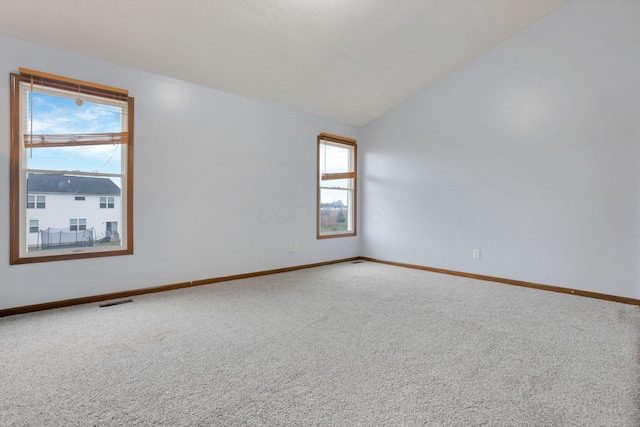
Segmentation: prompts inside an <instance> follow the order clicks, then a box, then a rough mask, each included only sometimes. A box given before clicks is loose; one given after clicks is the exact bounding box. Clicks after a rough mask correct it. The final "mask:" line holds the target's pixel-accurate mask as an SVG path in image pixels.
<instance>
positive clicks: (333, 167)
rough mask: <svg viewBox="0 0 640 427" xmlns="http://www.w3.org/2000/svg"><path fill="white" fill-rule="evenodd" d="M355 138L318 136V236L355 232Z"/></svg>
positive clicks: (348, 234) (352, 233)
mask: <svg viewBox="0 0 640 427" xmlns="http://www.w3.org/2000/svg"><path fill="white" fill-rule="evenodd" d="M356 165H357V146H356V140H355V139H349V138H343V137H340V136H335V135H329V134H325V133H322V134H320V135H318V216H317V217H318V225H317V227H318V229H317V234H318V238H319V239H320V238H328V237H345V236H355V235H356V188H357V184H356V181H357V170H356Z"/></svg>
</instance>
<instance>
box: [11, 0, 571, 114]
mask: <svg viewBox="0 0 640 427" xmlns="http://www.w3.org/2000/svg"><path fill="white" fill-rule="evenodd" d="M568 1H569V0H393V1H390V0H183V1H176V0H153V1H151V0H108V1H105V0H48V1H42V0H20V1H16V0H0V10H2V14H0V33H4V34H7V35H11V36H15V37H19V38H23V39H26V40H31V41H35V42H38V43H42V44H45V45H48V46H52V47H56V48H60V49H64V50H68V51H71V52H76V53H79V54H82V55H86V56H89V57H93V58H97V59H101V60H104V61H108V62H112V63H115V64H120V65H124V66H128V67H132V68H138V69H141V70H145V71H149V72H152V73H156V74H161V75H164V76H169V77H173V78H176V79H180V80H184V81H188V82H192V83H196V84H199V85H202V86H207V87H211V88H215V89H219V90H223V91H226V92H231V93H235V94H238V95H242V96H246V97H250V98H255V99H259V100H263V101H266V102H269V103H272V104H276V105H280V106H283V107H287V108H292V109H296V110H301V111H305V112H308V113H312V114H316V115H319V116H323V117H328V118H331V119H335V120H338V121H341V122H344V123H349V124H352V125H355V126H363V125H365V124H367V123H368V122H370V121H371V120H373V119H375V118H376V117H378V116H379V115H381V114H382V113H384V112H386V111H388V110H390V109H391V108H393V107H395V106H396V105H398V104H400V103H401V102H403V101H404V100H406V99H407V98H409V97H411V96H412V95H414V94H416V93H417V92H419V91H420V90H422V89H424V88H425V87H427V86H428V85H429V84H431V83H433V82H435V81H437V80H439V79H440V78H442V77H443V76H445V75H446V74H448V73H450V72H451V71H453V70H455V69H457V68H459V67H461V66H462V65H464V64H466V63H468V62H469V61H471V60H473V59H474V58H476V57H477V56H479V55H481V54H482V53H484V52H486V51H487V50H489V49H491V48H492V47H494V46H496V45H497V44H499V43H500V42H502V41H504V40H506V39H507V38H509V37H511V36H512V35H514V34H515V33H517V32H518V31H520V30H522V29H523V28H525V27H527V26H529V25H531V24H532V23H533V22H535V21H537V20H538V19H540V18H541V17H543V16H545V15H546V14H548V13H550V12H552V11H553V10H555V9H556V8H558V7H560V6H562V5H563V4H565V3H567V2H568ZM24 66H26V65H24ZM42 71H47V70H42ZM69 77H74V76H69ZM101 83H104V84H110V85H113V86H117V85H118V82H117V81H114V82H101ZM132 95H134V96H135V93H132Z"/></svg>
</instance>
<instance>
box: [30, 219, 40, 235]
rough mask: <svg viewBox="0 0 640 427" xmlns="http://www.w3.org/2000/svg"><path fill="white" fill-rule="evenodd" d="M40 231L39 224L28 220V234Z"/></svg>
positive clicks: (35, 220) (33, 220)
mask: <svg viewBox="0 0 640 427" xmlns="http://www.w3.org/2000/svg"><path fill="white" fill-rule="evenodd" d="M39 230H40V224H39V222H38V220H37V219H30V220H29V233H37V232H38V231H39Z"/></svg>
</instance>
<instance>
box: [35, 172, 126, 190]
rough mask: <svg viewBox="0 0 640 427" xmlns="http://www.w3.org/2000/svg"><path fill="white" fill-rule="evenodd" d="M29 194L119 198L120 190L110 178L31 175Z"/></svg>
mask: <svg viewBox="0 0 640 427" xmlns="http://www.w3.org/2000/svg"><path fill="white" fill-rule="evenodd" d="M27 192H29V193H59V194H100V195H103V194H104V195H110V196H119V195H120V188H119V187H118V186H117V185H116V184H115V183H114V182H113V181H111V179H109V178H94V177H89V176H73V175H51V174H35V173H30V174H29V176H28V177H27Z"/></svg>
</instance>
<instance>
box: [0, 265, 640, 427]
mask: <svg viewBox="0 0 640 427" xmlns="http://www.w3.org/2000/svg"><path fill="white" fill-rule="evenodd" d="M133 299H134V301H133V303H129V304H124V305H117V306H113V307H108V308H98V305H97V304H87V305H82V306H75V307H69V308H64V309H57V310H50V311H46V312H38V313H31V314H26V315H19V316H11V317H6V318H3V319H0V425H2V426H76V425H77V426H94V425H95V426H156V425H164V426H218V425H219V426H245V425H247V426H313V425H318V426H403V425H405V426H423V425H451V426H463V425H464V426H467V425H497V426H520V425H536V426H538V425H550V426H551V425H553V426H565V425H575V426H608V425H611V426H614V425H615V426H638V425H640V400H639V399H640V389H639V385H640V376H639V372H640V370H639V366H640V365H639V360H638V344H639V338H640V336H639V331H640V308H638V307H635V306H630V305H623V304H619V303H613V302H606V301H600V300H595V299H589V298H583V297H577V296H572V295H564V294H557V293H551V292H544V291H538V290H533V289H526V288H519V287H513V286H508V285H502V284H496V283H489V282H481V281H476V280H472V279H465V278H460V277H453V276H446V275H440V274H435V273H428V272H424V271H417V270H410V269H403V268H400V267H392V266H388V265H382V264H376V263H370V262H365V263H360V264H351V263H344V264H337V265H332V266H327V267H319V268H315V269H308V270H300V271H296V272H291V273H284V274H278V275H272V276H263V277H258V278H253V279H246V280H239V281H234V282H226V283H219V284H214V285H208V286H202V287H197V288H189V289H183V290H178V291H172V292H165V293H159V294H150V295H144V296H139V297H135V298H133Z"/></svg>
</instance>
